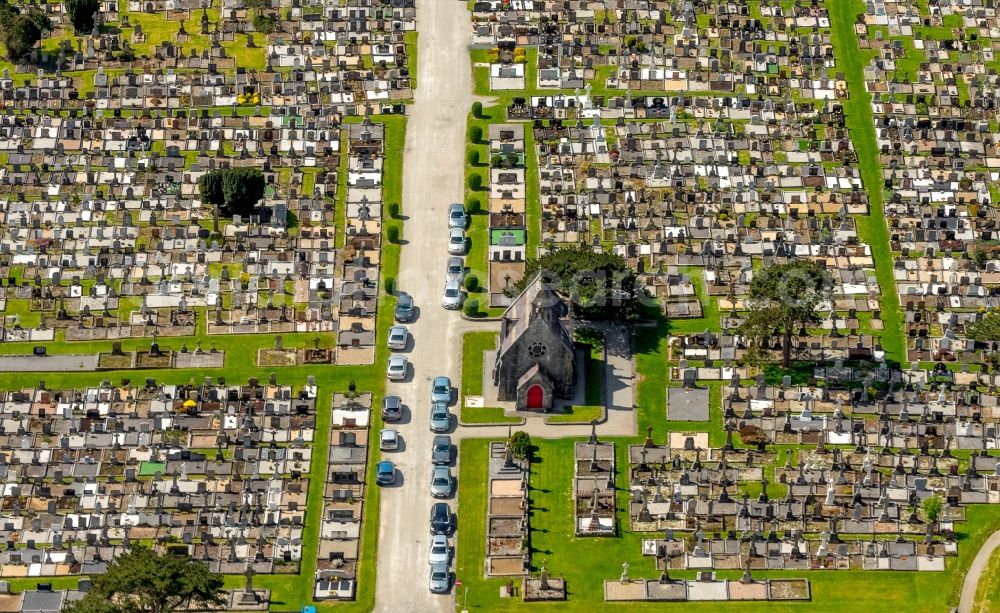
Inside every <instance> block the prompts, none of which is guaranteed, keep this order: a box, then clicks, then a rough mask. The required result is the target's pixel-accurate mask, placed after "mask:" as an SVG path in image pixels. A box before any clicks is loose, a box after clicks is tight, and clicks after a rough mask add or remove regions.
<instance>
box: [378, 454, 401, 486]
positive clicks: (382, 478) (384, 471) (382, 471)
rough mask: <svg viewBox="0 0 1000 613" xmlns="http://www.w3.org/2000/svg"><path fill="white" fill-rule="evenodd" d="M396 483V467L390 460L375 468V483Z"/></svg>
mask: <svg viewBox="0 0 1000 613" xmlns="http://www.w3.org/2000/svg"><path fill="white" fill-rule="evenodd" d="M395 481H396V465H395V464H393V463H392V462H390V461H389V460H382V461H381V462H379V463H378V464H377V465H376V466H375V483H378V484H379V485H392V484H393V483H395Z"/></svg>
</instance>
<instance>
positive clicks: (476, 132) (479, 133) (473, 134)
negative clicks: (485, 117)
mask: <svg viewBox="0 0 1000 613" xmlns="http://www.w3.org/2000/svg"><path fill="white" fill-rule="evenodd" d="M469 140H470V141H472V142H473V143H479V142H481V141H482V140H483V129H482V128H480V127H479V126H472V127H471V128H469Z"/></svg>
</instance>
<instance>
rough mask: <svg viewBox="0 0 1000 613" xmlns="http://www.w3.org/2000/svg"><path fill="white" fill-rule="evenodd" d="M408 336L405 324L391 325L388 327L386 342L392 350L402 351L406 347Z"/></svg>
mask: <svg viewBox="0 0 1000 613" xmlns="http://www.w3.org/2000/svg"><path fill="white" fill-rule="evenodd" d="M408 336H409V331H408V330H407V329H406V326H393V327H391V328H389V340H388V342H387V343H386V344H388V345H389V349H392V350H393V351H402V350H404V349H406V339H407V337H408Z"/></svg>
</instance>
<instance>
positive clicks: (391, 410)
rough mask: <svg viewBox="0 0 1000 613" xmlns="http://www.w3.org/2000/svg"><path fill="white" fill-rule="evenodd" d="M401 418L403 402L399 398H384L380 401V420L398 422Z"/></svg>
mask: <svg viewBox="0 0 1000 613" xmlns="http://www.w3.org/2000/svg"><path fill="white" fill-rule="evenodd" d="M402 417H403V401H402V399H400V397H399V396H386V397H385V398H383V399H382V420H383V421H399V420H400V418H402Z"/></svg>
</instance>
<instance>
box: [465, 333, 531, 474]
mask: <svg viewBox="0 0 1000 613" xmlns="http://www.w3.org/2000/svg"><path fill="white" fill-rule="evenodd" d="M496 344H497V333H496V332H467V333H465V334H464V335H462V385H461V386H460V387H459V389H460V390H461V392H462V396H461V398H459V406H460V407H461V409H460V410H461V413H460V414H459V419H461V421H462V423H466V424H493V423H517V422H520V421H521V419H520V418H517V417H507V416H506V415H505V414H504V411H503V409H501V408H500V407H466V406H465V398H466V397H467V396H482V395H483V369H485V368H486V367H487V365H486V364H485V363H484V361H483V352H484V351H486V350H488V349H493V348H494V347H496ZM463 461H464V460H463Z"/></svg>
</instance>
